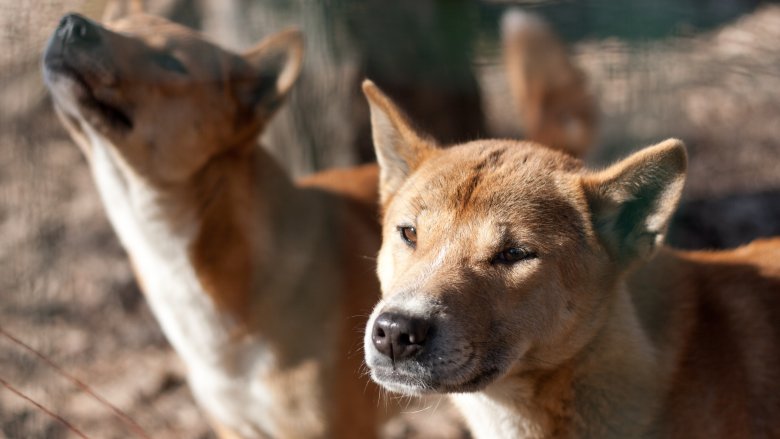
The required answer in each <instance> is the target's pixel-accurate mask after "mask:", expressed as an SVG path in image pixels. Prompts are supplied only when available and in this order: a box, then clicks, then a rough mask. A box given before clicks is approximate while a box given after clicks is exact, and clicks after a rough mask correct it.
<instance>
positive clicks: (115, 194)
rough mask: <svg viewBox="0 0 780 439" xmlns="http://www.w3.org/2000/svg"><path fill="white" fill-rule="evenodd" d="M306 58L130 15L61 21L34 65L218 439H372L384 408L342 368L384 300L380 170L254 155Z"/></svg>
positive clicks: (291, 39) (287, 36)
mask: <svg viewBox="0 0 780 439" xmlns="http://www.w3.org/2000/svg"><path fill="white" fill-rule="evenodd" d="M302 56H303V41H302V36H301V35H300V33H298V32H297V31H286V32H282V33H279V34H276V35H272V36H271V37H268V38H267V39H266V40H264V41H262V42H261V43H259V44H258V45H257V46H256V47H254V48H252V49H250V50H249V51H247V52H246V53H245V54H243V55H237V54H234V53H231V52H228V51H226V50H223V49H221V48H219V47H217V46H216V45H214V44H212V43H210V42H208V41H206V40H205V39H203V38H202V37H201V36H200V35H199V34H197V33H195V32H193V31H191V30H189V29H187V28H184V27H182V26H179V25H176V24H174V23H171V22H169V21H167V20H165V19H162V18H159V17H155V16H150V15H144V14H140V13H135V14H131V15H128V16H126V17H123V18H119V19H116V20H113V21H110V22H108V23H105V24H103V25H101V24H98V23H96V22H93V21H91V20H89V19H86V18H84V17H83V16H80V15H76V14H70V15H66V16H65V17H63V18H62V20H61V22H60V24H59V26H58V27H57V29H56V30H55V31H54V34H53V35H52V37H51V39H50V41H49V44H48V47H47V49H46V53H45V56H44V76H45V80H46V84H47V86H48V88H49V90H50V92H51V95H52V97H53V100H54V103H55V108H56V110H57V113H58V114H59V116H60V119H61V121H62V123H63V124H64V125H65V127H66V128H67V129H68V132H69V133H70V134H71V136H72V138H73V140H74V141H75V142H76V143H77V144H78V145H79V146H80V147H81V149H82V150H83V152H84V155H85V156H86V157H87V159H88V162H89V164H90V168H91V170H92V174H93V177H94V181H95V183H96V185H97V187H98V190H99V193H100V195H101V197H102V200H103V203H104V206H105V209H106V212H107V214H108V216H109V219H110V220H111V223H112V225H113V227H114V230H115V232H116V233H117V235H118V237H119V239H120V241H121V242H122V244H123V246H124V248H125V249H126V251H127V253H128V254H129V257H130V259H131V261H132V265H133V267H134V271H135V273H136V277H137V280H138V282H139V284H140V285H141V286H142V289H143V291H144V292H145V295H146V297H147V300H148V302H149V304H150V306H151V308H152V310H153V312H154V314H155V316H156V317H157V319H158V321H159V323H160V325H161V326H162V328H163V331H164V332H165V334H166V336H167V338H168V340H169V341H170V343H171V344H172V345H173V347H174V349H175V350H176V351H177V352H178V354H179V355H180V356H181V358H182V359H183V360H184V362H185V363H186V365H187V368H188V375H189V383H190V386H191V388H192V390H193V394H194V395H195V398H196V399H197V401H198V402H199V403H200V405H201V406H202V407H203V408H204V409H205V412H206V413H207V414H208V416H209V418H210V419H211V421H212V423H213V425H214V426H215V428H216V430H217V431H219V432H220V433H221V435H222V436H223V437H243V438H256V437H278V438H281V437H339V438H369V437H373V436H374V435H376V433H377V426H378V424H379V423H380V418H381V416H380V412H381V411H382V410H384V407H385V406H384V405H381V406H379V405H378V404H377V400H378V395H377V392H376V388H375V387H374V385H373V384H368V379H367V378H366V377H362V376H360V373H359V368H360V365H361V357H360V355H359V354H356V355H350V352H352V350H353V349H354V348H356V347H357V346H359V344H360V340H361V334H360V332H359V331H357V330H356V329H355V328H359V327H361V326H362V323H361V319H360V318H358V319H355V318H354V316H361V315H363V316H364V315H366V313H367V312H368V310H370V307H371V304H372V303H373V302H375V300H376V299H377V297H378V286H377V282H376V280H375V274H374V270H373V262H372V260H371V258H370V257H372V256H373V255H375V254H376V252H377V249H378V246H379V230H378V225H377V221H376V217H377V213H376V201H375V199H376V184H377V183H376V181H377V177H376V168H375V167H363V168H354V169H351V170H343V171H338V170H337V171H331V172H329V173H325V174H319V175H314V176H311V177H309V178H308V179H307V180H306V181H303V182H299V183H295V182H293V181H292V180H291V179H290V178H289V177H288V176H287V174H286V173H285V172H284V171H283V170H282V169H281V168H280V166H279V165H278V164H277V163H276V162H275V161H274V160H273V159H272V158H271V157H270V156H269V155H268V154H267V153H266V152H265V151H263V150H262V149H261V148H259V147H257V144H256V142H257V137H258V135H259V134H260V133H261V132H262V131H263V129H264V127H265V126H266V124H267V123H268V121H269V119H270V118H271V117H272V116H273V114H274V112H275V111H276V110H277V109H278V108H279V106H280V105H282V103H283V102H284V100H285V96H286V95H287V94H288V92H289V90H290V89H291V87H292V86H293V84H294V83H295V81H296V79H297V77H298V73H299V71H300V65H301V62H302ZM380 407H381V409H380Z"/></svg>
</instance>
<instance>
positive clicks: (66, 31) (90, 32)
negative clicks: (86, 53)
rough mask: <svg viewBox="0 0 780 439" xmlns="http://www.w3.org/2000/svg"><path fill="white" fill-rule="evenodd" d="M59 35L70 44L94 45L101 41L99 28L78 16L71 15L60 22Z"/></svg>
mask: <svg viewBox="0 0 780 439" xmlns="http://www.w3.org/2000/svg"><path fill="white" fill-rule="evenodd" d="M57 35H58V36H59V37H60V38H62V39H63V40H65V41H66V42H68V43H78V44H85V45H92V44H95V43H97V42H98V41H99V39H100V38H99V35H98V31H97V27H96V26H95V25H94V24H92V23H91V22H90V21H89V20H87V19H86V18H84V17H82V16H80V15H78V14H69V15H66V16H65V17H63V18H62V20H60V24H59V27H58V29H57Z"/></svg>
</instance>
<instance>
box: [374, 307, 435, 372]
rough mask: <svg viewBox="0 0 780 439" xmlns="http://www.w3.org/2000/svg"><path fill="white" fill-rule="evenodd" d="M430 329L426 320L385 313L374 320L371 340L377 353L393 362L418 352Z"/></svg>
mask: <svg viewBox="0 0 780 439" xmlns="http://www.w3.org/2000/svg"><path fill="white" fill-rule="evenodd" d="M430 328H431V324H430V323H429V322H428V321H427V320H424V319H418V318H413V317H408V316H404V315H401V314H396V313H391V312H385V313H382V314H380V315H379V316H378V317H377V318H376V321H375V322H374V328H373V333H372V334H371V340H372V341H373V342H374V346H375V347H376V349H377V350H378V351H379V352H381V353H382V354H383V355H385V356H386V357H390V359H391V360H392V361H393V362H395V361H398V360H403V359H405V358H410V357H413V356H414V355H416V354H417V353H418V352H420V350H422V348H423V346H424V345H425V341H426V340H427V338H428V333H429V332H430Z"/></svg>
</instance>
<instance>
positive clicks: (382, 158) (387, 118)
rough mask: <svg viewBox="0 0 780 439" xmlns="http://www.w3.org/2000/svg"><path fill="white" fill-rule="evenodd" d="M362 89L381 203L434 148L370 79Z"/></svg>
mask: <svg viewBox="0 0 780 439" xmlns="http://www.w3.org/2000/svg"><path fill="white" fill-rule="evenodd" d="M363 93H364V94H365V95H366V99H368V106H369V108H370V109H371V135H372V138H373V140H374V150H375V151H376V159H377V162H378V163H379V201H380V203H381V204H382V205H385V204H386V203H387V202H388V201H389V200H390V198H392V196H393V195H394V194H395V193H396V191H398V189H400V187H401V185H402V184H403V182H404V181H406V178H407V177H408V176H409V175H410V174H411V173H412V172H413V171H414V169H415V168H417V166H419V165H420V163H422V162H423V160H425V158H426V157H427V156H428V155H429V154H430V153H431V152H432V151H434V150H435V149H436V142H434V141H433V139H431V138H430V137H428V136H427V135H424V134H422V133H419V132H418V131H417V130H415V129H414V127H413V126H412V124H411V122H410V121H409V118H408V117H407V116H406V114H404V112H403V111H401V109H400V108H398V106H397V105H396V104H395V103H394V102H393V101H392V100H391V99H390V98H389V97H387V96H386V95H385V94H384V93H382V90H380V89H379V87H377V86H376V85H374V83H373V82H371V81H369V80H365V81H363Z"/></svg>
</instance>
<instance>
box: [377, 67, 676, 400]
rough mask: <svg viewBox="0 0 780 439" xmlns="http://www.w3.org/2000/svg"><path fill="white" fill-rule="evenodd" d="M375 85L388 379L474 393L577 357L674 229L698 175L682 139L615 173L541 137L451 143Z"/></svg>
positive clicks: (380, 309)
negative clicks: (687, 184) (422, 129)
mask: <svg viewBox="0 0 780 439" xmlns="http://www.w3.org/2000/svg"><path fill="white" fill-rule="evenodd" d="M364 91H365V93H366V95H367V97H368V100H369V103H370V108H371V121H372V127H373V137H374V143H375V147H376V151H377V156H378V160H379V164H380V168H381V173H380V195H381V201H382V205H383V208H384V213H383V216H384V218H383V244H382V248H381V250H380V253H379V259H378V273H379V278H380V282H381V286H382V293H383V299H382V301H380V303H379V304H378V305H377V306H376V308H375V309H374V312H373V313H372V315H371V318H370V320H369V322H368V326H367V330H366V335H365V340H364V343H365V353H366V362H367V364H368V366H369V367H370V369H371V374H372V377H373V378H374V380H375V381H377V382H378V383H380V384H381V385H383V386H384V387H386V388H388V389H390V390H393V391H398V392H403V393H412V394H414V393H425V392H469V391H477V390H480V389H483V388H485V387H486V386H488V385H489V384H491V383H494V382H495V381H497V380H499V379H500V378H501V377H502V376H506V375H507V374H510V373H519V372H522V371H524V370H538V369H540V368H547V367H555V365H560V364H562V363H563V362H565V361H567V360H568V359H571V358H573V356H575V355H576V354H577V353H578V352H580V351H581V350H582V349H583V348H584V347H585V346H586V345H587V343H588V342H589V341H590V340H592V339H593V337H594V336H595V334H596V332H597V331H598V330H599V328H600V326H601V324H603V322H604V320H605V318H606V315H607V313H608V312H609V308H610V306H611V304H612V302H613V300H612V299H613V296H615V295H616V289H617V288H616V285H617V283H618V281H619V279H620V276H621V275H622V273H624V272H625V271H626V270H627V269H628V268H629V267H630V266H631V265H632V263H633V262H635V261H638V260H641V259H643V258H647V257H649V256H650V255H651V254H652V253H653V250H654V249H655V248H656V247H657V246H658V245H659V243H660V242H661V240H662V237H663V234H664V231H665V228H666V225H667V222H668V220H669V217H670V215H671V213H672V211H673V209H674V207H675V205H676V203H677V200H678V198H679V196H680V193H681V190H682V186H683V182H684V176H685V167H686V155H685V150H684V147H683V145H682V143H681V142H679V141H677V140H668V141H666V142H663V143H661V144H659V145H656V146H653V147H650V148H647V149H645V150H643V151H641V152H639V153H636V154H634V155H632V156H630V157H629V158H627V159H625V160H623V161H621V162H619V163H617V164H615V165H613V166H612V167H610V168H608V169H607V170H605V171H602V172H589V171H587V170H585V169H584V168H583V166H582V164H581V162H580V161H579V160H577V159H575V158H572V157H570V156H568V155H565V154H563V153H560V152H556V151H553V150H551V149H548V148H545V147H542V146H539V145H536V144H532V143H528V142H517V141H510V140H489V141H475V142H470V143H466V144H462V145H456V146H453V147H451V148H448V149H439V148H438V147H437V146H436V145H435V143H434V142H433V141H432V140H431V139H429V138H427V137H425V136H424V135H421V134H419V133H418V132H417V131H416V130H415V129H414V128H413V127H412V125H411V124H410V123H409V121H408V120H407V118H406V116H405V115H404V114H403V113H402V112H401V111H400V110H399V109H398V108H396V106H395V105H394V104H393V102H392V101H390V99H388V98H387V97H386V96H384V95H383V94H382V93H381V91H379V90H378V89H377V88H376V87H375V86H374V85H373V84H371V83H370V82H367V83H366V84H364Z"/></svg>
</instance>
